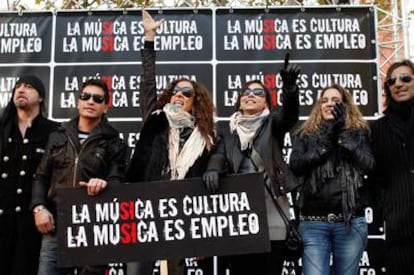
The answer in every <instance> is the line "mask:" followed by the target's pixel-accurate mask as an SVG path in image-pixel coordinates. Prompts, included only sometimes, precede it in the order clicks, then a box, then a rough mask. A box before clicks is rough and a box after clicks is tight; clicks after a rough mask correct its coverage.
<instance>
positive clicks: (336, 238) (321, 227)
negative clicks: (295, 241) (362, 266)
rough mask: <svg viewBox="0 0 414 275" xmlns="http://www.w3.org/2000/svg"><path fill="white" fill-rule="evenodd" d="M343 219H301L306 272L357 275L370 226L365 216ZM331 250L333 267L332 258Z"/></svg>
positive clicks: (309, 273)
mask: <svg viewBox="0 0 414 275" xmlns="http://www.w3.org/2000/svg"><path fill="white" fill-rule="evenodd" d="M351 223H352V225H351V227H350V228H349V227H347V226H346V224H345V223H344V222H334V223H328V222H320V221H301V222H300V224H299V232H300V234H301V235H302V239H303V246H304V251H303V256H302V262H303V274H304V275H330V274H331V275H333V274H336V275H356V274H358V270H359V261H360V259H361V256H362V253H363V251H364V248H365V246H366V244H367V241H368V225H367V223H366V221H365V218H364V217H357V218H353V219H352V220H351ZM331 253H332V260H333V261H332V267H331V268H332V270H331V271H330V259H331Z"/></svg>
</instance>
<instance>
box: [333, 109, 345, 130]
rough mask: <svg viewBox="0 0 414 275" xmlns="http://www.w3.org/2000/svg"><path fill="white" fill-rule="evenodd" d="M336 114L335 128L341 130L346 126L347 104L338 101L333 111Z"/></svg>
mask: <svg viewBox="0 0 414 275" xmlns="http://www.w3.org/2000/svg"><path fill="white" fill-rule="evenodd" d="M332 115H333V116H334V121H333V127H334V130H336V131H340V130H342V128H343V127H344V126H345V105H344V104H343V103H342V102H339V103H336V104H335V106H334V109H333V111H332Z"/></svg>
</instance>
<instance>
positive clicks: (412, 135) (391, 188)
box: [371, 60, 414, 274]
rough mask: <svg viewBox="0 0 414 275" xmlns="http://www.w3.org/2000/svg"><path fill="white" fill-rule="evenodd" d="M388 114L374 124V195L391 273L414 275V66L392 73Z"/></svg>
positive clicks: (396, 65)
mask: <svg viewBox="0 0 414 275" xmlns="http://www.w3.org/2000/svg"><path fill="white" fill-rule="evenodd" d="M384 90H385V96H386V105H387V106H386V110H385V112H384V116H383V117H382V118H380V119H378V120H377V121H375V122H374V123H373V127H372V148H373V151H374V155H375V159H376V163H377V165H376V169H375V171H374V173H373V175H372V177H371V178H372V179H373V180H372V191H373V194H374V195H373V197H374V198H381V197H380V195H382V196H383V197H382V200H378V201H377V203H378V206H379V208H378V209H382V210H383V216H384V218H385V221H386V227H385V228H386V244H387V246H386V248H387V249H386V259H387V263H386V267H387V274H414V265H413V251H414V203H413V198H414V64H413V63H412V62H411V61H410V60H403V61H400V62H396V63H394V64H392V65H391V66H390V68H389V69H388V71H387V74H386V78H385V82H384Z"/></svg>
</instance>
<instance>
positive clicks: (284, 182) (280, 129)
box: [207, 86, 299, 195]
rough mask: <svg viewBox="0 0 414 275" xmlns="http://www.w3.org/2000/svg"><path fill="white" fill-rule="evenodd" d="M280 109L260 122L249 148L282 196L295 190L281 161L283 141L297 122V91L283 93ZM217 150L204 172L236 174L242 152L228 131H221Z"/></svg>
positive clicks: (285, 166)
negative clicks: (254, 152)
mask: <svg viewBox="0 0 414 275" xmlns="http://www.w3.org/2000/svg"><path fill="white" fill-rule="evenodd" d="M282 96H283V107H278V108H276V109H275V110H274V111H272V112H271V113H270V115H269V116H268V117H267V118H266V119H265V120H264V121H263V124H262V126H261V127H260V128H259V129H258V130H257V132H256V135H255V137H254V138H253V140H254V141H253V148H254V150H256V152H257V153H258V154H259V155H260V157H261V159H262V160H263V163H264V166H265V171H266V173H267V175H268V176H269V178H270V180H271V182H272V185H273V186H272V188H273V190H274V191H275V192H276V194H277V195H284V194H285V193H288V192H290V191H292V190H293V189H295V188H296V187H297V184H298V182H297V180H296V177H295V176H294V175H293V173H292V172H291V171H290V169H289V168H288V166H287V164H286V162H285V161H284V159H283V155H282V147H283V138H284V136H285V134H286V132H288V131H289V130H290V129H291V128H292V127H293V126H294V125H295V123H296V122H297V121H298V117H299V102H298V88H297V86H295V87H294V90H292V91H288V90H285V89H284V90H283V94H282ZM220 136H221V139H220V141H219V144H218V145H217V149H216V150H215V152H214V153H213V155H212V156H211V158H210V160H209V163H208V168H207V169H208V170H216V171H218V172H219V173H229V174H233V173H238V172H239V168H240V165H241V162H242V161H243V159H244V153H243V152H242V151H241V145H240V139H239V137H238V135H237V133H236V132H234V133H230V129H229V128H225V129H223V131H221V135H220Z"/></svg>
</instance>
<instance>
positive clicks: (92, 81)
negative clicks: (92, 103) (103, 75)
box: [81, 78, 109, 104]
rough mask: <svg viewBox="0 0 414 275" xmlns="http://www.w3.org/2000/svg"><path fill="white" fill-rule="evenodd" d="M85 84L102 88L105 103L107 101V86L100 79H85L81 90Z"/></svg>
mask: <svg viewBox="0 0 414 275" xmlns="http://www.w3.org/2000/svg"><path fill="white" fill-rule="evenodd" d="M86 86H98V87H100V88H102V90H103V91H104V99H105V104H108V103H109V90H108V86H107V85H106V83H105V82H104V81H103V80H102V79H95V78H91V79H88V80H86V81H85V82H83V85H82V90H81V91H83V89H85V87H86Z"/></svg>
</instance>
